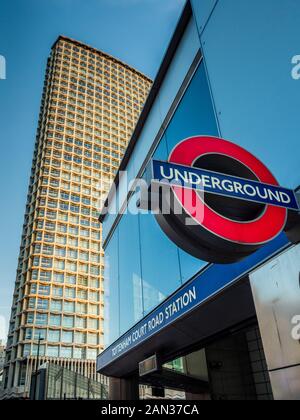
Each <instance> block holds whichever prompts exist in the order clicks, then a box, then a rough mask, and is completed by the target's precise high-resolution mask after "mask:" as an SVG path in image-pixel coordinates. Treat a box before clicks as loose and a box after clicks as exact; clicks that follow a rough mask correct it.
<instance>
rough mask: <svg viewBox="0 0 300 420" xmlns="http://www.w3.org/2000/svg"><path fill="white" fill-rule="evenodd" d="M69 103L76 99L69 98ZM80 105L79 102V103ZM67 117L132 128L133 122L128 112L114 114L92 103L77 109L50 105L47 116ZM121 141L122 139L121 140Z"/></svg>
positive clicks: (74, 102)
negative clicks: (58, 107)
mask: <svg viewBox="0 0 300 420" xmlns="http://www.w3.org/2000/svg"><path fill="white" fill-rule="evenodd" d="M69 102H70V104H73V105H75V104H76V101H73V100H72V99H71V98H70V100H69ZM79 105H80V106H81V104H79ZM55 116H57V117H59V116H61V117H64V118H65V117H68V118H70V119H73V120H75V119H76V120H79V121H81V122H83V121H84V118H85V119H86V120H89V121H92V122H93V125H95V124H97V123H100V122H101V121H102V120H103V121H104V122H105V123H106V124H109V125H113V126H115V127H118V126H119V124H120V125H122V124H123V125H125V126H128V127H130V128H131V129H133V127H134V122H133V116H132V115H131V114H130V113H128V114H126V115H125V114H124V115H120V112H119V111H118V112H116V113H115V114H114V113H113V112H108V111H106V110H103V109H101V108H100V107H99V106H97V105H96V104H95V105H94V106H93V103H92V102H91V103H89V104H86V106H85V107H83V106H81V107H79V108H77V109H71V108H70V109H68V110H66V109H57V108H53V107H50V109H49V114H48V118H49V119H50V117H52V118H53V117H55ZM121 142H122V140H121Z"/></svg>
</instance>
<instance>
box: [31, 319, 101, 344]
mask: <svg viewBox="0 0 300 420" xmlns="http://www.w3.org/2000/svg"><path fill="white" fill-rule="evenodd" d="M89 321H96V320H89ZM96 322H97V321H96ZM92 329H97V328H94V325H93V326H92ZM39 338H41V339H43V340H44V341H47V342H51V343H69V344H90V345H93V346H94V345H98V344H103V342H102V340H103V337H102V335H99V334H97V333H85V332H81V331H75V332H74V331H66V330H52V329H48V330H47V329H33V328H26V330H25V334H24V340H39Z"/></svg>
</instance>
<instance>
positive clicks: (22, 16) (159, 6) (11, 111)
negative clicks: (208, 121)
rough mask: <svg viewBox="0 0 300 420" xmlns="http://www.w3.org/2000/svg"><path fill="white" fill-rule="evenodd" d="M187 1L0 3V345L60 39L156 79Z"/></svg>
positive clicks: (13, 0)
mask: <svg viewBox="0 0 300 420" xmlns="http://www.w3.org/2000/svg"><path fill="white" fill-rule="evenodd" d="M184 3H185V0H0V55H2V56H4V57H5V59H6V75H7V79H6V80H0V129H1V131H0V139H1V154H0V180H1V181H0V187H1V206H0V235H1V237H0V238H1V239H0V340H1V339H3V338H6V337H5V333H4V331H3V330H4V324H5V325H6V324H7V322H8V319H9V314H10V305H11V301H12V293H13V287H14V281H15V271H16V266H17V258H18V251H19V245H20V237H21V229H22V223H23V215H24V209H25V202H26V194H27V186H28V179H29V173H30V168H31V159H32V153H33V145H34V140H35V135H36V128H37V121H38V113H39V107H40V99H41V92H42V86H43V79H44V71H45V66H46V60H47V56H48V55H49V52H50V48H51V46H52V44H53V43H54V41H55V40H56V38H57V37H58V36H59V35H61V34H62V35H66V36H68V37H71V38H74V39H77V40H79V41H82V42H84V43H87V44H89V45H91V46H93V47H95V48H98V49H101V50H103V51H105V52H107V53H109V54H111V55H113V56H115V57H117V58H119V59H121V60H122V61H124V62H126V63H128V64H130V65H131V66H133V67H135V68H137V69H138V70H140V71H142V72H143V73H145V74H146V75H148V76H149V77H151V78H154V77H155V74H156V72H157V70H158V66H159V64H160V63H161V60H162V57H163V54H164V52H165V50H166V47H167V45H168V42H169V40H170V38H171V35H172V33H173V30H174V28H175V24H176V21H177V20H178V18H179V16H180V12H181V10H182V7H183V5H184Z"/></svg>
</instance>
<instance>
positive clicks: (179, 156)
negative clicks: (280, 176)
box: [169, 136, 287, 245]
mask: <svg viewBox="0 0 300 420" xmlns="http://www.w3.org/2000/svg"><path fill="white" fill-rule="evenodd" d="M206 154H222V155H225V156H228V157H231V158H233V159H235V160H237V161H239V162H240V163H241V164H243V165H244V166H246V167H248V168H249V169H250V170H251V171H252V172H253V173H254V174H255V175H256V177H257V178H258V179H259V181H260V182H263V183H266V184H271V185H276V186H277V185H279V184H278V182H277V180H276V179H275V178H274V176H273V175H272V173H271V172H270V171H269V169H268V168H267V167H266V166H265V165H264V164H263V163H262V162H261V161H259V160H258V159H257V158H256V157H255V156H253V155H252V154H251V153H249V152H248V151H247V150H245V149H243V148H242V147H240V146H238V145H236V144H234V143H232V142H230V141H227V140H224V139H221V138H217V137H207V136H205V137H202V136H197V137H191V138H188V139H186V140H183V141H182V142H181V143H179V144H178V145H177V146H176V147H175V148H174V149H173V151H172V152H171V154H170V157H169V162H171V163H176V164H181V165H186V166H192V165H193V162H195V160H196V159H198V158H200V157H202V156H204V155H206ZM172 188H173V191H174V193H175V195H176V196H177V199H178V200H179V202H180V203H181V204H182V205H183V207H184V209H185V211H186V212H187V213H188V214H189V215H193V213H194V209H195V203H196V206H198V205H199V206H203V205H204V212H203V215H202V217H201V218H200V217H199V216H197V215H195V216H193V218H194V219H195V220H196V221H197V223H199V224H200V225H201V226H202V227H203V228H205V229H206V230H208V231H209V232H211V233H213V234H215V235H217V236H219V237H221V238H223V239H225V240H228V241H231V242H236V243H240V244H245V245H250V244H251V245H258V244H263V243H266V242H269V241H270V240H272V239H274V238H275V237H276V236H277V235H278V234H279V233H280V232H282V230H283V228H284V226H285V223H286V218H287V210H286V209H284V208H280V207H275V206H272V205H267V206H266V210H265V212H264V213H263V214H262V215H261V216H260V217H259V218H258V219H256V220H253V221H249V222H238V221H234V220H229V219H228V218H226V217H223V216H222V215H220V214H219V213H217V212H215V211H214V210H213V209H211V208H210V207H208V206H207V205H206V204H205V203H204V201H203V200H202V199H201V197H200V196H199V195H198V194H197V193H196V191H195V190H185V192H184V203H183V202H182V197H183V187H177V186H176V187H172Z"/></svg>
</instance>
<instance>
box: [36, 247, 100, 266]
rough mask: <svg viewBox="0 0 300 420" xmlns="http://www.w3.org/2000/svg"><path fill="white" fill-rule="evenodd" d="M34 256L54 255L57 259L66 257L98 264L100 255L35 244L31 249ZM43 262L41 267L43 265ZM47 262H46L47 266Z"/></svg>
mask: <svg viewBox="0 0 300 420" xmlns="http://www.w3.org/2000/svg"><path fill="white" fill-rule="evenodd" d="M33 253H34V254H46V255H49V256H51V255H55V256H57V257H68V258H72V259H79V260H82V261H87V262H93V263H98V264H100V262H101V255H99V254H94V253H89V252H88V251H77V249H73V248H68V249H67V248H65V247H62V248H58V247H54V246H53V245H45V244H43V245H42V244H36V245H34V247H33ZM43 263H44V262H43V261H42V263H41V265H43ZM47 263H48V262H46V264H47Z"/></svg>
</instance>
